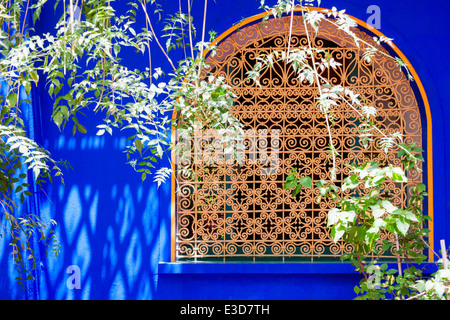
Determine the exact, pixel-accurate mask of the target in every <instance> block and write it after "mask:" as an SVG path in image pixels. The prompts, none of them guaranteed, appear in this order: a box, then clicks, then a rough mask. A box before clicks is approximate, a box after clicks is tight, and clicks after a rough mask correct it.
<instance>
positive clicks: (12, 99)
mask: <svg viewBox="0 0 450 320" xmlns="http://www.w3.org/2000/svg"><path fill="white" fill-rule="evenodd" d="M6 100H7V101H8V104H9V105H10V106H11V107H13V106H15V105H16V103H17V93H15V92H11V93H10V94H8V96H7V97H6Z"/></svg>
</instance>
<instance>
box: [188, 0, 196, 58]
mask: <svg viewBox="0 0 450 320" xmlns="http://www.w3.org/2000/svg"><path fill="white" fill-rule="evenodd" d="M188 23H189V46H190V48H191V56H192V59H195V57H194V48H193V46H192V26H191V1H190V0H188Z"/></svg>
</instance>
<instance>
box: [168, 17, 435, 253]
mask: <svg viewBox="0 0 450 320" xmlns="http://www.w3.org/2000/svg"><path fill="white" fill-rule="evenodd" d="M302 19H303V18H302V16H301V15H295V16H294V18H293V21H292V22H293V23H292V37H291V43H290V48H291V50H293V49H295V48H296V47H301V46H307V44H308V43H307V39H306V36H305V29H304V24H303V20H302ZM290 22H291V21H290V17H284V18H280V19H269V20H268V21H266V22H265V23H261V16H259V17H255V18H253V19H250V20H247V23H243V24H242V25H240V26H239V27H235V28H233V29H232V30H230V31H229V32H228V33H226V34H225V35H223V36H221V37H220V38H219V40H220V42H219V43H218V50H217V53H216V54H215V55H214V56H212V55H211V56H209V57H208V58H207V64H208V68H209V69H208V70H209V71H211V72H213V73H214V74H215V75H216V76H222V77H224V78H225V81H226V82H227V83H228V84H230V85H231V86H233V90H234V93H235V94H236V95H237V98H236V99H235V103H234V106H233V109H232V110H233V113H234V114H235V115H236V117H237V118H238V119H239V120H240V121H241V123H243V125H244V127H245V129H246V130H247V133H248V134H247V137H246V140H245V147H246V148H245V149H246V150H245V156H244V163H243V164H242V165H240V166H238V165H237V164H236V163H226V161H222V162H221V161H219V159H220V158H221V156H222V157H223V155H220V154H219V153H217V152H216V153H214V152H205V150H203V149H201V148H200V149H201V150H202V151H201V152H202V157H201V158H202V161H199V162H195V161H193V162H192V168H193V169H194V172H195V176H196V177H195V181H192V180H191V179H187V178H185V177H184V176H183V175H181V174H180V175H179V176H178V179H177V181H178V183H179V192H177V193H176V194H175V195H174V197H175V203H174V206H175V209H176V260H178V261H185V260H199V259H202V260H208V259H213V260H218V259H219V260H221V261H222V260H224V261H236V260H239V261H264V260H272V261H280V260H282V261H312V260H314V261H316V260H321V261H326V260H335V259H337V258H338V257H339V256H340V255H341V254H343V253H345V252H349V251H350V250H352V248H351V247H350V246H348V245H346V244H345V243H344V242H342V241H339V242H338V243H336V244H335V243H333V241H332V239H331V238H330V236H329V230H328V229H327V227H326V225H327V212H328V210H329V209H330V208H332V207H333V203H332V202H330V201H323V202H321V203H320V204H317V203H315V201H314V200H315V197H316V195H317V194H315V193H314V192H315V191H313V189H303V190H302V191H301V193H299V194H298V195H297V196H295V197H293V196H292V195H291V190H285V189H283V185H284V183H285V181H286V176H287V175H288V174H289V171H290V169H292V168H296V169H297V171H298V172H300V173H301V174H302V175H308V176H310V177H311V178H312V179H313V182H315V181H318V180H320V179H329V178H330V177H329V176H328V172H329V167H330V165H331V164H330V162H329V161H328V156H327V152H328V150H329V148H328V143H329V140H328V134H327V129H326V124H325V118H324V115H323V114H322V112H321V111H320V110H319V109H318V108H317V107H316V105H315V99H316V98H317V97H318V88H317V86H316V85H310V84H309V83H308V82H307V81H301V80H300V79H299V78H298V77H297V74H296V73H295V72H294V70H293V68H292V66H291V65H289V64H286V63H284V62H283V63H277V64H275V65H274V67H273V68H267V69H265V70H264V71H263V72H262V73H261V78H260V79H259V81H260V86H258V85H257V84H256V83H255V82H254V81H251V80H245V79H246V72H247V71H249V70H251V69H252V68H253V66H254V65H255V63H256V62H257V60H256V58H257V57H258V56H261V55H263V54H269V53H270V52H272V51H274V50H278V51H280V50H286V48H287V47H288V39H289V28H290ZM309 31H310V32H311V33H310V34H311V36H312V38H313V46H314V47H316V48H319V49H323V50H324V51H326V52H328V53H329V54H331V55H332V57H333V58H334V60H335V61H337V62H339V63H340V64H341V65H340V66H339V67H337V68H336V69H335V70H333V69H324V70H323V71H321V75H322V76H323V77H324V78H325V79H327V81H328V82H329V83H331V84H332V85H341V86H343V87H345V88H349V89H351V90H353V91H354V92H355V93H357V94H359V95H360V96H361V97H364V99H366V100H367V101H368V102H369V103H370V104H371V105H374V106H376V108H377V109H378V114H377V115H378V118H377V121H378V122H379V124H380V125H381V126H382V127H383V128H384V131H385V132H386V133H394V132H397V131H398V132H401V133H402V134H403V136H404V142H405V143H412V142H415V143H416V145H418V146H419V147H423V146H424V144H425V143H424V141H423V134H422V128H423V123H422V117H421V113H420V109H419V102H418V99H417V97H416V92H415V91H414V89H413V88H412V86H411V83H410V82H409V81H408V79H407V76H406V75H405V74H404V73H403V72H402V71H401V70H400V69H399V68H398V66H397V65H396V63H395V61H394V60H392V59H389V58H386V57H385V56H384V55H383V54H380V53H377V54H376V55H375V56H374V57H373V58H372V59H371V62H370V63H369V62H368V61H366V60H365V59H364V57H363V51H362V48H361V47H358V46H357V45H355V42H354V39H353V38H352V37H351V36H349V35H348V34H347V33H345V32H344V31H342V30H339V29H338V28H336V27H335V26H334V25H332V24H330V23H326V22H322V24H321V25H320V28H319V32H318V33H317V34H316V33H315V32H314V31H313V30H309ZM354 32H355V33H356V35H357V37H358V38H360V39H362V40H364V41H366V42H367V43H370V44H372V45H375V46H376V45H377V44H376V43H375V40H374V39H373V36H372V35H370V34H369V32H367V31H366V30H364V29H363V28H358V29H355V30H354ZM378 47H379V48H380V49H381V50H382V51H383V52H387V51H386V48H383V47H381V46H378ZM323 54H324V53H323V52H317V54H316V58H317V59H316V60H320V59H321V58H322V57H323ZM421 99H422V98H420V101H422V100H421ZM420 103H422V102H420ZM358 125H359V123H358V117H357V116H356V114H355V113H354V111H352V110H351V109H350V108H349V107H348V106H347V105H345V104H344V103H343V104H342V105H340V106H339V107H337V108H336V112H335V114H334V126H333V135H334V137H335V138H334V139H335V141H334V142H335V148H336V149H337V151H338V152H339V153H340V154H341V157H340V158H338V164H337V166H338V170H337V180H338V183H339V181H342V179H344V178H345V177H346V176H347V173H348V171H347V170H348V168H347V167H346V164H349V163H355V162H356V163H361V162H362V161H364V160H367V159H368V158H369V159H378V160H379V161H381V162H383V161H384V160H386V159H389V161H390V162H393V163H397V164H399V160H398V159H397V158H396V151H392V152H389V153H387V154H385V153H384V152H380V149H379V148H374V146H373V145H369V147H368V148H367V149H364V148H363V147H362V146H361V144H360V141H359V138H358V135H359V134H358ZM193 139H194V140H195V141H193V142H194V143H193V145H197V146H201V145H202V143H205V142H214V136H213V135H210V134H209V133H208V132H203V133H201V134H200V135H197V136H196V137H194V138H193ZM193 152H194V153H193V156H194V157H195V156H199V154H198V153H197V154H196V153H195V150H193ZM222 159H223V158H222ZM424 172H425V173H426V170H425V171H424ZM422 180H423V174H422V173H416V174H414V173H410V176H409V182H408V184H405V185H400V184H391V185H389V189H390V190H392V196H393V199H394V200H393V201H394V204H397V205H399V206H401V204H402V203H405V201H406V198H407V197H408V189H409V187H410V185H411V184H415V183H417V182H421V181H422ZM389 236H390V235H389V234H386V235H384V237H389Z"/></svg>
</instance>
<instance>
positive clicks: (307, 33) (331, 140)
mask: <svg viewBox="0 0 450 320" xmlns="http://www.w3.org/2000/svg"><path fill="white" fill-rule="evenodd" d="M304 11H305V8H304V7H303V6H302V12H304ZM303 25H304V26H305V33H306V38H307V39H308V46H309V47H310V48H312V44H311V39H310V37H309V32H308V27H307V25H306V20H305V18H304V17H303ZM311 59H312V64H313V68H314V75H315V78H316V82H317V88H318V89H319V94H320V95H322V87H321V86H320V80H319V73H318V72H317V68H316V61H315V58H314V54H313V53H311ZM324 115H325V120H326V124H327V130H328V136H329V138H330V146H331V148H332V149H333V150H331V155H332V156H333V170H334V171H335V170H336V154H335V151H334V150H336V149H335V148H334V144H333V137H332V135H331V128H330V121H329V119H328V114H327V113H326V112H324ZM334 179H335V173H333V174H332V175H331V181H333V180H334Z"/></svg>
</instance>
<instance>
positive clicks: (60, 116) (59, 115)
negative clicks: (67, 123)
mask: <svg viewBox="0 0 450 320" xmlns="http://www.w3.org/2000/svg"><path fill="white" fill-rule="evenodd" d="M53 122H55V123H56V125H57V126H58V129H59V128H60V127H61V124H62V122H63V114H62V113H61V112H60V111H56V113H55V115H54V116H53Z"/></svg>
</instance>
